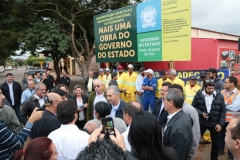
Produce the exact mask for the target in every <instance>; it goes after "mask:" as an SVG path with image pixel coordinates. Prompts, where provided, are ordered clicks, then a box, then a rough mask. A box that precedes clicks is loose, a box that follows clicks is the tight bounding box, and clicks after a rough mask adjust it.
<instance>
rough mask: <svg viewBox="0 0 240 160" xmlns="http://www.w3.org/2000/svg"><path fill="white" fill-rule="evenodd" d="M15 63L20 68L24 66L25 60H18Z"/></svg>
mask: <svg viewBox="0 0 240 160" xmlns="http://www.w3.org/2000/svg"><path fill="white" fill-rule="evenodd" d="M15 62H17V63H18V64H19V66H22V65H23V64H24V60H20V59H16V60H15Z"/></svg>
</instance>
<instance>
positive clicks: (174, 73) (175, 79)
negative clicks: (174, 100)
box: [168, 69, 185, 93]
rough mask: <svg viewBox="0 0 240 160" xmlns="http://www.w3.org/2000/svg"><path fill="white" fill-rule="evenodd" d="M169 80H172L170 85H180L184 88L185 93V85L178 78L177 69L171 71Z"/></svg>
mask: <svg viewBox="0 0 240 160" xmlns="http://www.w3.org/2000/svg"><path fill="white" fill-rule="evenodd" d="M168 78H169V79H170V83H172V84H179V85H180V86H182V88H183V90H184V93H185V84H184V82H183V81H182V80H181V79H180V78H178V77H177V71H176V70H175V69H171V70H170V71H169V73H168Z"/></svg>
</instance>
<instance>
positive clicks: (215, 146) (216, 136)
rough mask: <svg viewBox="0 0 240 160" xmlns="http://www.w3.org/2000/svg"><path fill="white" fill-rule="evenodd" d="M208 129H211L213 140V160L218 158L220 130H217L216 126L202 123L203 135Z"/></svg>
mask: <svg viewBox="0 0 240 160" xmlns="http://www.w3.org/2000/svg"><path fill="white" fill-rule="evenodd" d="M207 129H208V130H209V131H210V136H211V141H212V150H211V160H217V157H218V140H219V132H217V131H216V129H215V126H214V127H208V126H202V125H200V130H201V136H203V134H204V132H205V131H206V130H207Z"/></svg>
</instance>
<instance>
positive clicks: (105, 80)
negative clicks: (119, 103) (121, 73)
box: [103, 68, 112, 90]
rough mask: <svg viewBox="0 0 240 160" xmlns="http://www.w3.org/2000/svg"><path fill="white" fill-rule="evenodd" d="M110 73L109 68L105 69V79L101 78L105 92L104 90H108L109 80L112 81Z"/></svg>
mask: <svg viewBox="0 0 240 160" xmlns="http://www.w3.org/2000/svg"><path fill="white" fill-rule="evenodd" d="M110 71H111V70H110V69H109V68H106V69H105V72H106V75H105V77H104V78H103V83H104V87H105V89H104V90H106V89H107V88H108V85H109V82H110V81H111V79H112V77H111V75H110Z"/></svg>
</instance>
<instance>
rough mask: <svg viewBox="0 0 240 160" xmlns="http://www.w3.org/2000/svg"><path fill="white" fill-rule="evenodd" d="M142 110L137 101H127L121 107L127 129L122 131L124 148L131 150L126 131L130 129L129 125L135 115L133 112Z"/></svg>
mask: <svg viewBox="0 0 240 160" xmlns="http://www.w3.org/2000/svg"><path fill="white" fill-rule="evenodd" d="M141 110H142V106H141V105H140V103H138V102H129V103H127V104H126V105H125V107H124V109H123V119H124V122H125V123H126V124H127V125H128V127H127V130H126V131H125V132H123V133H122V136H123V137H124V143H125V146H126V149H127V150H128V151H129V152H131V145H130V144H129V142H128V133H129V129H130V125H131V123H132V119H133V118H134V117H135V114H136V113H138V112H140V111H141Z"/></svg>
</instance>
